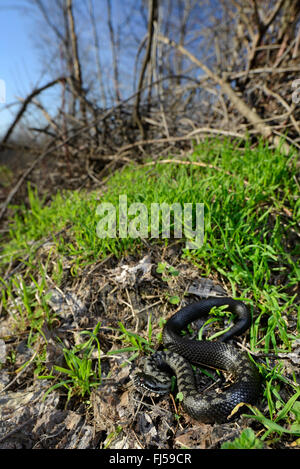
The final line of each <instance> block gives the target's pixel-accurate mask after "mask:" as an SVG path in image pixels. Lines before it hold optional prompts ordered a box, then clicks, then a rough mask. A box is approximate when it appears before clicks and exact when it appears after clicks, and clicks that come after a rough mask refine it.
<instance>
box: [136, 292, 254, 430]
mask: <svg viewBox="0 0 300 469" xmlns="http://www.w3.org/2000/svg"><path fill="white" fill-rule="evenodd" d="M223 305H227V306H228V309H229V311H231V312H232V313H234V314H235V315H237V317H238V320H237V322H236V324H235V325H234V326H233V327H232V328H231V329H230V330H229V331H228V332H226V333H225V334H223V336H222V339H221V341H216V342H213V341H197V340H190V339H188V338H186V337H182V336H181V335H180V332H181V330H182V329H184V327H186V326H187V325H188V324H189V323H190V322H192V321H195V320H196V319H199V318H201V317H205V316H207V314H208V313H209V311H210V310H211V308H212V307H213V306H223ZM250 324H251V318H250V313H249V310H248V308H247V307H246V305H244V303H242V302H241V301H238V300H233V299H232V298H227V297H224V298H208V299H206V300H202V301H200V302H198V303H194V304H191V305H189V306H186V307H185V308H183V309H181V310H180V311H178V312H177V313H176V314H175V315H174V316H172V317H171V318H170V319H169V320H168V321H167V323H166V325H165V327H164V330H163V343H164V345H165V347H166V348H167V349H168V351H162V352H156V353H155V354H154V355H152V356H151V357H149V358H148V359H146V360H145V365H144V372H141V373H136V374H135V376H134V384H135V386H136V387H137V388H141V389H144V390H147V391H150V392H153V393H156V394H165V393H168V392H169V391H170V388H171V379H170V375H171V374H172V371H173V373H174V374H175V375H176V378H177V387H178V390H179V392H181V393H182V396H183V400H182V404H183V407H184V409H185V410H186V412H187V413H188V414H189V415H190V416H191V417H193V418H195V419H197V420H200V421H202V422H206V423H213V422H224V421H226V420H227V419H228V417H229V416H230V414H231V412H232V411H233V409H234V408H235V407H236V405H237V404H240V403H242V402H244V403H247V404H254V403H255V402H256V401H257V399H258V397H259V394H260V389H261V383H260V376H259V373H258V370H257V368H256V366H255V365H254V364H253V363H252V361H251V360H250V359H249V357H248V354H247V353H246V352H242V351H240V350H238V349H236V348H235V347H234V346H232V345H229V344H225V343H224V341H227V340H228V339H230V338H232V337H233V336H236V335H239V334H241V333H242V332H244V331H245V330H247V329H248V328H249V326H250ZM191 363H193V364H195V365H204V366H208V367H211V368H217V369H220V370H223V371H228V372H230V373H232V375H233V378H234V383H233V384H232V385H231V386H229V387H228V388H226V389H225V390H223V391H222V392H216V391H212V392H209V393H207V394H204V395H201V394H199V391H198V390H197V387H196V383H195V377H194V373H193V370H192V367H191ZM170 372H171V373H170Z"/></svg>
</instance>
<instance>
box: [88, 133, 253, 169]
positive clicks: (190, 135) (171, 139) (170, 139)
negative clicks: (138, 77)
mask: <svg viewBox="0 0 300 469" xmlns="http://www.w3.org/2000/svg"><path fill="white" fill-rule="evenodd" d="M201 133H204V134H206V133H207V134H209V133H212V134H216V135H227V136H229V137H235V138H241V139H242V140H245V139H246V136H245V135H242V134H239V133H237V132H231V131H228V130H222V129H214V128H210V127H200V128H198V129H195V130H193V131H192V132H189V133H188V134H186V135H182V136H179V137H168V138H158V139H150V140H140V141H138V142H134V143H130V144H128V145H124V147H121V148H120V149H119V150H118V151H117V153H115V154H114V155H105V158H107V159H119V156H120V155H121V154H122V153H123V152H124V151H126V150H130V149H131V148H134V147H138V146H143V145H151V144H152V143H167V142H180V141H182V140H191V139H192V138H193V137H194V136H196V135H197V134H201ZM94 158H95V157H94ZM100 158H102V156H100V157H99V159H100ZM95 159H98V158H95ZM128 161H131V160H129V159H128Z"/></svg>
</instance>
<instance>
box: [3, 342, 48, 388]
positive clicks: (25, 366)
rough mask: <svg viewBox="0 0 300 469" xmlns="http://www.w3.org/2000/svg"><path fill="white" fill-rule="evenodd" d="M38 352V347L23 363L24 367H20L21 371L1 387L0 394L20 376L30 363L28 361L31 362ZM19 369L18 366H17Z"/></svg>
mask: <svg viewBox="0 0 300 469" xmlns="http://www.w3.org/2000/svg"><path fill="white" fill-rule="evenodd" d="M38 352H39V349H37V350H36V351H35V352H34V354H33V355H32V357H31V358H30V360H28V362H27V363H26V365H24V367H23V368H22V369H21V371H20V372H19V373H18V374H17V375H16V376H15V377H14V379H12V380H11V381H10V382H9V383H8V384H7V385H6V386H5V387H4V388H3V389H1V390H0V394H2V393H3V392H4V391H7V389H9V388H10V387H11V386H12V385H13V384H14V382H15V381H16V380H17V379H19V378H20V376H21V375H22V374H23V373H24V371H25V370H26V369H27V368H28V366H29V365H30V363H32V362H33V360H34V359H35V357H36V356H37V354H38ZM19 369H20V368H19Z"/></svg>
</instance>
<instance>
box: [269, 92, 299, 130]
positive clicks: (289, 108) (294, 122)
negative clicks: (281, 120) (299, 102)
mask: <svg viewBox="0 0 300 469" xmlns="http://www.w3.org/2000/svg"><path fill="white" fill-rule="evenodd" d="M263 91H264V92H265V93H266V94H267V95H269V96H273V97H274V98H276V99H277V101H279V102H280V104H281V105H282V106H283V107H284V108H285V109H286V110H287V111H288V115H289V118H290V120H291V122H292V124H293V126H294V127H295V129H296V131H297V132H298V134H299V135H300V127H299V124H298V122H297V121H296V119H295V118H294V116H293V112H294V110H295V108H296V103H294V104H293V106H292V107H291V106H289V105H288V103H287V102H286V101H285V100H284V99H283V98H282V96H280V95H279V94H278V93H275V92H274V91H272V90H270V89H269V88H268V87H267V86H266V85H264V86H263Z"/></svg>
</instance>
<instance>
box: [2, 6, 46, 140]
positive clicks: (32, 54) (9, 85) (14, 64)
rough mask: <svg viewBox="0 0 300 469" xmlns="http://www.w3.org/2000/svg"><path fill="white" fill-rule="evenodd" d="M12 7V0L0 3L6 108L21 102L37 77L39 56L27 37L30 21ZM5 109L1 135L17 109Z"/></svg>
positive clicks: (17, 9)
mask: <svg viewBox="0 0 300 469" xmlns="http://www.w3.org/2000/svg"><path fill="white" fill-rule="evenodd" d="M14 3H15V2H14V0H10V1H7V0H1V6H0V79H1V80H4V81H5V86H6V104H10V103H13V102H16V101H18V97H22V98H24V97H25V96H26V95H27V94H28V93H29V92H30V90H32V88H33V86H34V85H35V84H36V83H37V82H38V80H39V77H40V68H39V64H38V54H37V53H36V50H35V48H34V47H33V40H32V39H31V37H30V30H31V26H32V20H30V19H28V18H27V17H26V14H25V12H24V11H23V10H21V9H20V8H16V7H13V6H12V5H13V4H14ZM21 3H22V2H21V1H19V4H21ZM4 107H5V104H2V103H0V135H1V134H3V131H4V130H5V129H6V128H7V126H8V125H9V123H10V122H11V121H12V119H13V115H14V113H15V112H16V109H17V108H18V106H13V107H12V108H11V109H9V110H3V109H4Z"/></svg>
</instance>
